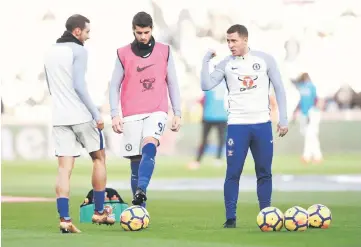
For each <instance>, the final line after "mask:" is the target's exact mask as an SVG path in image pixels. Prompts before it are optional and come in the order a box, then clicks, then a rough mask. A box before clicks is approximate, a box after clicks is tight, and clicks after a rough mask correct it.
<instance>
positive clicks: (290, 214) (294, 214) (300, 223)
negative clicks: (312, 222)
mask: <svg viewBox="0 0 361 247" xmlns="http://www.w3.org/2000/svg"><path fill="white" fill-rule="evenodd" d="M284 216H285V220H284V226H285V228H286V229H287V230H288V231H298V232H302V231H306V230H307V228H308V212H307V210H306V209H304V208H302V207H300V206H294V207H292V208H289V209H287V211H286V212H285V213H284Z"/></svg>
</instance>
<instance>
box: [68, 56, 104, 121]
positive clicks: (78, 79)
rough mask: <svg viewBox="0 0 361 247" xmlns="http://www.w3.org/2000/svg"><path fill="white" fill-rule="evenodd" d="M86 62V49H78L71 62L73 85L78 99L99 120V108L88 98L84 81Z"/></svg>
mask: <svg viewBox="0 0 361 247" xmlns="http://www.w3.org/2000/svg"><path fill="white" fill-rule="evenodd" d="M87 62H88V54H87V51H86V50H85V49H81V50H79V53H78V54H76V55H75V57H74V63H73V87H74V90H75V92H76V94H77V95H78V97H79V98H80V100H81V101H82V102H83V103H84V105H85V106H86V108H87V109H88V111H89V112H90V113H91V115H92V116H93V119H94V120H95V121H97V122H98V121H101V116H100V113H99V110H98V109H97V107H96V106H95V105H94V103H93V101H92V99H91V98H90V95H89V92H88V88H87V85H86V82H85V73H86V69H87Z"/></svg>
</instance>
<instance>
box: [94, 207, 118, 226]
mask: <svg viewBox="0 0 361 247" xmlns="http://www.w3.org/2000/svg"><path fill="white" fill-rule="evenodd" d="M92 222H93V223H94V224H99V225H113V224H114V223H115V216H114V214H113V210H112V208H111V207H107V206H106V207H105V208H104V210H103V212H98V211H94V214H93V217H92Z"/></svg>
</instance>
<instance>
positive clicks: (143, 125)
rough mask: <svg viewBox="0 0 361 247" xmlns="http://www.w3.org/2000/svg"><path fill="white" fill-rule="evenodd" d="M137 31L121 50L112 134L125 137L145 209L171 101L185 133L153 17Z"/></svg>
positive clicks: (137, 19)
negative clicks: (153, 34)
mask: <svg viewBox="0 0 361 247" xmlns="http://www.w3.org/2000/svg"><path fill="white" fill-rule="evenodd" d="M132 26H133V31H134V37H135V39H134V41H133V42H132V43H131V44H128V45H126V46H124V47H121V48H119V49H118V50H117V58H116V61H115V67H114V71H113V75H112V79H111V82H110V90H109V94H110V95H109V100H110V107H111V117H112V128H113V130H114V132H116V133H118V134H121V133H122V134H123V146H122V156H124V157H126V158H129V159H130V164H131V171H132V173H131V187H132V191H133V195H134V198H133V201H132V203H133V204H134V205H143V206H144V205H145V201H146V200H147V196H146V191H147V187H148V185H149V181H150V179H151V177H152V173H153V170H154V165H155V156H156V153H157V147H158V146H159V145H160V142H159V140H160V137H161V136H162V134H163V132H164V130H165V126H166V122H167V116H168V95H169V98H170V101H171V103H172V108H173V113H174V117H173V120H172V126H171V130H172V131H175V132H177V131H179V128H180V122H181V103H180V92H179V86H178V81H177V76H176V72H175V66H174V61H173V57H172V53H171V51H170V47H169V46H168V45H165V44H162V43H159V42H156V41H155V40H154V38H153V36H152V28H153V20H152V17H151V16H150V15H149V14H147V13H145V12H139V13H137V14H136V15H135V16H134V18H133V22H132ZM119 109H120V110H121V113H122V117H121V116H120V111H119Z"/></svg>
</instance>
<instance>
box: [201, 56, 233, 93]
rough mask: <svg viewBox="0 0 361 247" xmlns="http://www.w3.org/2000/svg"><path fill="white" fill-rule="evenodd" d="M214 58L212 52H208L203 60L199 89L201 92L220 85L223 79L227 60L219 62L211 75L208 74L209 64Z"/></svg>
mask: <svg viewBox="0 0 361 247" xmlns="http://www.w3.org/2000/svg"><path fill="white" fill-rule="evenodd" d="M214 56H215V52H214V51H208V52H207V53H206V55H205V56H204V58H203V64H202V71H201V87H202V90H203V91H208V90H211V89H212V88H214V87H216V86H217V85H218V84H219V83H221V82H222V81H223V79H224V77H225V72H224V70H225V68H226V65H227V63H228V59H227V58H226V59H224V60H223V61H221V62H220V63H219V64H218V65H217V66H216V68H215V70H214V71H213V72H212V73H209V62H210V61H211V59H212V58H213V57H214Z"/></svg>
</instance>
